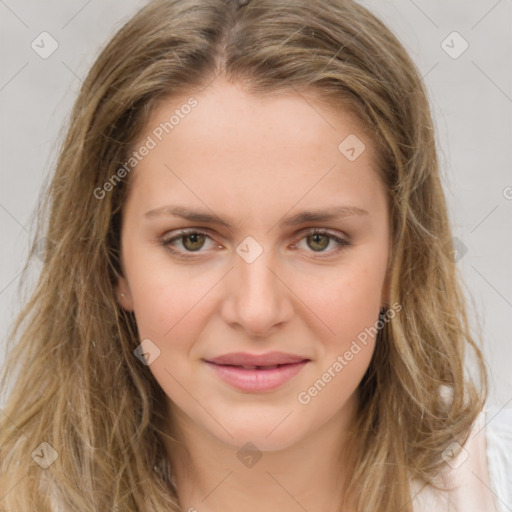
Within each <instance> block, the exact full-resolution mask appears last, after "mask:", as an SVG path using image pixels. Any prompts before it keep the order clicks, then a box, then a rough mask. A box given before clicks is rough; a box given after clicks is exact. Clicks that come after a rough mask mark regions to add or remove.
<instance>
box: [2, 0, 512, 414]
mask: <svg viewBox="0 0 512 512" xmlns="http://www.w3.org/2000/svg"><path fill="white" fill-rule="evenodd" d="M145 3H146V2H144V1H137V0H123V1H120V0H118V1H114V0H102V1H100V0H66V1H64V0H60V1H59V0H46V1H45V2H39V1H36V0H0V47H1V48H2V50H3V51H2V60H1V66H0V114H1V116H0V119H1V123H0V130H1V132H0V141H1V153H0V155H1V159H2V166H1V175H0V176H1V181H0V226H1V245H0V254H1V266H0V306H1V307H0V327H1V330H0V332H1V338H0V365H1V364H2V362H3V358H4V354H3V349H4V347H5V340H6V336H7V329H8V327H9V326H10V325H11V323H12V321H13V319H14V316H15V314H16V313H17V311H18V310H19V308H20V305H21V303H22V302H23V297H21V296H19V295H18V290H17V287H18V284H19V280H20V272H21V269H22V268H23V265H24V263H25V260H26V258H27V256H28V240H29V235H30V232H31V231H30V230H31V229H32V224H31V219H32V217H31V216H32V211H33V208H34V207H35V205H36V202H37V199H38V194H39V193H40V190H41V186H42V184H43V181H44V180H45V179H47V177H48V176H49V175H50V174H51V172H52V169H53V164H54V162H55V157H56V149H57V144H58V142H59V141H60V140H61V138H62V136H63V126H64V124H63V123H64V122H65V120H66V118H67V115H68V113H69V111H70V109H71V106H72V104H73V101H74V99H75V97H76V94H77V92H78V89H79V87H80V84H81V81H82V79H83V78H84V77H85V75H86V73H87V71H88V69H89V67H90V66H91V65H92V63H93V61H94V59H95V58H96V56H97V55H98V52H99V51H100V49H101V48H102V47H103V46H104V45H105V43H106V42H107V40H108V39H109V38H110V37H111V36H112V35H113V33H114V31H115V30H117V29H118V28H119V27H120V26H121V25H122V24H123V23H124V22H125V21H126V20H127V19H128V18H129V17H130V16H131V15H132V14H133V13H134V12H135V11H136V10H137V9H138V8H139V7H141V6H142V5H144V4H145ZM361 3H363V4H364V5H366V6H367V7H369V8H370V9H371V10H372V11H373V12H375V13H376V14H377V15H378V16H379V17H380V18H381V19H382V20H383V21H384V22H385V23H386V24H387V25H388V26H389V27H390V28H391V29H392V30H393V31H394V32H395V34H396V35H397V36H398V38H399V39H400V40H401V41H402V43H403V44H404V45H405V47H406V48H407V49H408V51H409V52H410V54H411V56H412V58H413V59H414V61H415V62H416V64H417V66H418V68H419V70H420V72H421V74H422V75H423V77H424V79H425V83H426V85H427V88H428V91H429V96H430V101H431V105H432V111H433V115H434V118H435V122H436V125H437V134H438V135H437V137H438V141H439V148H440V158H441V166H442V173H443V179H444V183H445V190H446V195H447V199H448V202H449V207H450V214H451V219H452V224H453V234H454V236H455V237H456V238H457V241H456V244H457V247H458V248H459V257H460V259H459V261H458V265H459V267H460V271H461V274H462V276H463V278H464V280H465V282H466V285H467V290H468V291H467V293H468V295H469V294H470V295H471V296H472V297H473V300H474V303H475V306H476V307H475V312H476V315H477V316H475V317H473V316H472V318H471V321H472V323H473V324H474V325H475V326H476V325H478V323H479V324H480V325H481V326H482V328H483V344H482V350H483V353H484V356H485V358H486V361H487V364H488V368H489V371H490V386H491V388H490V389H491V394H490V398H489V405H492V406H497V407H505V406H506V407H512V377H511V373H512V371H511V370H512V368H511V361H512V337H511V334H510V331H509V329H510V326H511V321H510V319H511V317H512V265H511V263H512V149H511V148H512V57H511V56H512V1H511V0H498V1H496V0H477V1H472V2H468V1H464V0H428V1H427V0H414V1H413V0H389V1H382V0H381V1H377V0H371V1H369V0H368V1H363V2H361ZM43 32H46V33H47V34H43V35H41V34H42V33H43ZM42 38H43V40H44V42H43V43H42V42H41V39H42ZM52 45H53V46H52ZM56 45H58V46H57V47H56V49H55V51H53V53H52V54H51V55H49V56H47V55H44V52H50V51H51V50H52V49H53V47H55V46H56ZM41 54H43V56H45V57H46V58H43V56H41ZM35 269H36V271H37V262H36V265H35ZM36 277H37V275H36V273H34V272H33V273H32V274H31V276H30V279H29V282H30V280H32V281H34V280H35V278H36ZM26 298H27V297H25V299H26ZM49 364H50V363H49ZM49 370H50V371H51V369H49ZM34 385H35V386H37V383H34ZM0 405H1V404H0Z"/></svg>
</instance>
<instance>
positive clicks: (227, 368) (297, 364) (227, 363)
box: [205, 352, 310, 393]
mask: <svg viewBox="0 0 512 512" xmlns="http://www.w3.org/2000/svg"><path fill="white" fill-rule="evenodd" d="M309 361H310V360H309V359H308V358H306V357H303V356H299V355H294V354H285V353H282V352H269V353H267V354H261V355H257V354H247V353H240V352H239V353H232V354H225V355H223V356H220V357H215V358H213V359H209V360H205V362H206V363H207V364H208V365H209V366H210V367H211V368H212V369H213V370H214V371H215V373H216V374H217V376H218V377H220V379H221V380H222V381H224V382H226V383H227V384H229V385H230V386H232V387H235V388H237V389H238V390H241V391H245V392H248V393H255V392H263V391H271V390H274V389H276V388H278V387H280V386H282V385H283V384H285V383H286V382H288V381H289V380H291V379H292V377H294V376H295V375H297V374H298V373H299V372H300V371H301V370H302V368H304V366H306V364H307V363H308V362H309Z"/></svg>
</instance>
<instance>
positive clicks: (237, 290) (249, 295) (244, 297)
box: [221, 250, 293, 337]
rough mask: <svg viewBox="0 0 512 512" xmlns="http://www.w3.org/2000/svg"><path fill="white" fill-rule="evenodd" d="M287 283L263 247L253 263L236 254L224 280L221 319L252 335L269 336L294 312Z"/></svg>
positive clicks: (291, 294)
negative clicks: (233, 264)
mask: <svg viewBox="0 0 512 512" xmlns="http://www.w3.org/2000/svg"><path fill="white" fill-rule="evenodd" d="M286 284H287V283H286V280H285V279H283V276H281V275H279V268H278V267H277V266H276V265H275V262H273V261H272V257H271V254H270V252H267V251H265V250H264V251H263V253H262V254H261V255H260V256H259V257H258V258H257V259H256V260H255V261H253V262H252V263H248V262H247V261H245V260H244V259H243V258H241V257H240V258H238V257H237V260H236V262H235V268H233V270H232V271H231V272H230V273H229V276H228V281H227V282H226V288H225V297H224V300H223V302H222V307H221V316H222V318H223V320H224V321H225V322H226V323H227V324H228V325H230V326H231V327H232V328H234V329H238V330H243V331H245V332H246V333H248V334H249V335H251V336H254V337H268V336H270V335H271V334H272V333H273V332H274V331H275V330H276V329H279V328H282V327H283V326H284V325H285V324H286V323H287V322H288V321H289V320H290V319H291V318H292V315H293V300H292V297H293V292H292V291H291V290H290V289H289V288H288V287H287V286H286Z"/></svg>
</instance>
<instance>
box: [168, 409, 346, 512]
mask: <svg viewBox="0 0 512 512" xmlns="http://www.w3.org/2000/svg"><path fill="white" fill-rule="evenodd" d="M354 405H355V404H354V402H352V403H350V404H345V406H344V407H343V408H342V409H340V411H339V412H338V413H337V414H336V415H335V416H333V417H332V418H331V420H330V421H329V422H327V423H326V424H324V425H323V426H322V427H321V428H320V429H319V430H316V431H315V432H313V433H311V434H310V435H308V436H306V437H304V438H302V439H301V440H300V441H299V442H297V443H295V444H293V445H291V446H289V447H287V448H285V449H281V450H275V451H265V452H259V451H257V449H255V451H251V448H250V446H248V447H247V448H246V449H240V447H234V446H231V445H229V444H226V443H224V442H222V441H220V440H219V439H217V438H215V437H213V436H212V435H211V434H209V433H208V432H206V431H204V430H203V429H202V428H201V427H200V426H198V425H197V424H195V423H193V422H191V421H190V420H189V419H187V418H183V417H178V418H176V417H175V421H174V422H173V437H174V439H176V440H177V441H178V442H177V443H173V442H170V441H167V442H166V448H167V452H168V454H169V458H170V462H171V466H172V468H173V472H174V475H175V484H176V488H177V490H178V498H179V502H180V505H181V508H182V509H183V510H186V511H190V512H194V511H197V512H218V511H223V512H234V511H239V510H244V511H246V512H256V511H261V510H265V511H266V512H278V511H279V512H282V511H283V510H286V511H287V512H295V511H297V512H304V510H307V511H308V512H320V511H322V512H337V511H338V510H339V506H340V503H341V500H342V498H343V495H342V489H343V484H344V481H345V469H346V468H345V467H344V466H343V462H342V460H341V457H340V456H341V454H342V451H343V448H344V446H345V440H346V434H345V433H346V431H347V430H348V428H350V425H351V420H352V418H353V413H354V410H355V409H354ZM349 413H350V414H349Z"/></svg>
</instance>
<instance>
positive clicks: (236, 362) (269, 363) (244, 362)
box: [207, 352, 309, 369]
mask: <svg viewBox="0 0 512 512" xmlns="http://www.w3.org/2000/svg"><path fill="white" fill-rule="evenodd" d="M308 360H309V359H308V358H307V357H304V356H299V355H294V354H285V353H283V352H268V353H266V354H260V355H258V354H248V353H246V352H234V353H231V354H225V355H223V356H219V357H214V358H213V359H208V360H207V361H208V362H210V363H214V364H219V365H223V366H240V367H246V368H249V369H255V368H258V369H265V368H272V367H274V368H277V367H278V366H282V365H285V364H295V363H301V362H303V361H308Z"/></svg>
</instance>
